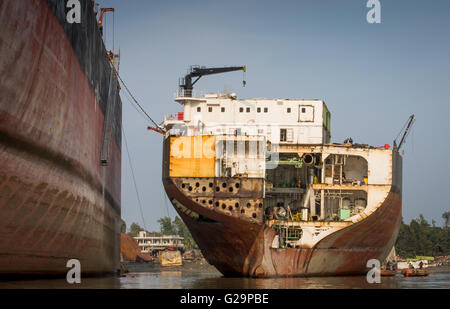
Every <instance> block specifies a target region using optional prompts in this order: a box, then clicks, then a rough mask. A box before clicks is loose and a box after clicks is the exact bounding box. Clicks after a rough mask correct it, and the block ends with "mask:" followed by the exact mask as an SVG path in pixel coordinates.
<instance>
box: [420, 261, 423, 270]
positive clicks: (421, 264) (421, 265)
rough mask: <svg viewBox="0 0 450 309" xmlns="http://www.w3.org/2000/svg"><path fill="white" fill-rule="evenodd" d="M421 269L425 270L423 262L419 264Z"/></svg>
mask: <svg viewBox="0 0 450 309" xmlns="http://www.w3.org/2000/svg"><path fill="white" fill-rule="evenodd" d="M419 268H420V269H422V268H423V262H422V261H420V263H419Z"/></svg>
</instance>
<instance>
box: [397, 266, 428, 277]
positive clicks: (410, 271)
mask: <svg viewBox="0 0 450 309" xmlns="http://www.w3.org/2000/svg"><path fill="white" fill-rule="evenodd" d="M402 273H403V275H404V276H405V277H423V276H428V274H429V273H430V271H429V270H427V269H423V268H422V269H420V268H419V269H414V268H407V269H404V270H403V271H402Z"/></svg>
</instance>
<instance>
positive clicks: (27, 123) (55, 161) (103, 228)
mask: <svg viewBox="0 0 450 309" xmlns="http://www.w3.org/2000/svg"><path fill="white" fill-rule="evenodd" d="M0 23H1V24H2V28H1V29H0V54H1V55H2V57H1V58H0V93H1V94H2V95H1V96H0V275H27V274H39V275H49V274H65V273H66V272H67V270H68V268H67V267H66V263H67V260H68V259H72V258H76V259H79V260H80V262H81V270H82V272H83V273H84V274H94V273H95V274H98V273H111V272H115V271H116V270H117V269H119V252H120V232H119V222H120V199H121V196H120V192H121V181H120V177H121V149H120V147H119V146H118V145H117V144H116V142H115V140H114V138H111V143H112V144H111V151H110V163H109V165H108V166H101V165H100V151H101V146H102V133H103V125H104V124H103V121H104V117H103V113H102V111H101V109H100V107H99V105H98V102H97V101H96V96H95V94H94V93H93V92H92V89H91V87H90V85H89V82H88V80H87V78H86V76H85V74H84V72H83V68H81V67H80V63H79V61H78V59H77V57H76V55H75V53H74V50H73V46H71V44H70V42H69V41H68V39H67V35H66V33H65V32H64V29H63V28H62V27H61V24H60V22H59V21H58V19H57V18H56V17H55V16H54V15H53V13H52V11H51V10H50V8H49V5H48V3H47V2H46V1H44V0H39V1H17V0H2V1H1V2H0ZM99 61H103V59H99ZM119 125H120V124H119Z"/></svg>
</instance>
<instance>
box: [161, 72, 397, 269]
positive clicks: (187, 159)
mask: <svg viewBox="0 0 450 309" xmlns="http://www.w3.org/2000/svg"><path fill="white" fill-rule="evenodd" d="M243 69H244V70H245V67H244V68H243ZM204 71H205V72H206V70H204ZM193 72H195V69H194V71H193ZM191 75H192V76H193V74H191ZM200 77H201V76H200ZM189 78H190V76H189ZM185 85H188V87H184V89H181V90H182V91H181V93H180V94H179V95H178V96H177V97H176V98H175V101H176V102H178V103H180V104H181V105H182V106H183V108H184V110H183V112H180V113H178V114H175V115H169V116H166V117H165V121H164V131H165V135H164V147H163V177H162V178H163V179H162V180H163V183H164V187H165V190H166V193H167V195H168V198H169V199H170V201H171V202H172V204H173V206H174V207H175V209H176V210H177V212H178V214H179V215H180V216H181V218H182V219H183V220H184V222H185V223H186V225H187V226H188V228H189V230H190V231H191V233H192V235H193V237H194V239H195V241H196V242H197V244H198V246H199V247H200V249H201V250H202V252H203V254H204V256H205V258H206V259H207V260H208V261H209V262H210V263H211V264H212V265H214V266H215V267H216V268H217V269H218V270H219V271H220V272H221V273H222V274H224V275H226V276H248V277H276V276H324V275H360V274H364V273H366V272H367V270H368V268H367V262H368V261H369V260H370V259H378V260H379V261H383V260H384V259H385V258H386V256H387V255H388V254H389V252H390V251H391V249H392V248H393V245H394V243H395V241H396V238H397V235H398V231H399V227H400V223H401V213H402V212H401V204H402V156H401V155H400V154H399V151H398V147H396V146H394V147H393V148H391V147H390V146H389V145H384V146H382V147H373V146H369V145H362V144H355V143H353V141H351V139H347V140H346V141H345V143H343V144H337V143H331V126H330V118H331V116H330V112H329V110H328V108H327V106H326V104H325V102H324V101H322V100H304V99H260V98H255V99H246V100H238V99H237V97H236V95H235V94H233V93H229V94H207V95H204V96H201V97H200V96H199V97H195V96H193V93H192V87H191V85H192V84H191V83H190V82H189V83H185V84H184V85H183V86H185ZM183 90H184V92H183Z"/></svg>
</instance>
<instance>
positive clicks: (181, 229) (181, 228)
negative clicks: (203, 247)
mask: <svg viewBox="0 0 450 309" xmlns="http://www.w3.org/2000/svg"><path fill="white" fill-rule="evenodd" d="M173 225H174V226H175V228H176V231H177V234H178V235H180V236H181V237H183V238H184V245H185V247H186V249H194V248H198V246H197V244H196V243H195V241H194V238H193V237H192V235H191V232H189V229H188V228H187V226H186V224H184V222H183V220H181V219H180V218H179V217H175V219H174V220H173Z"/></svg>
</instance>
